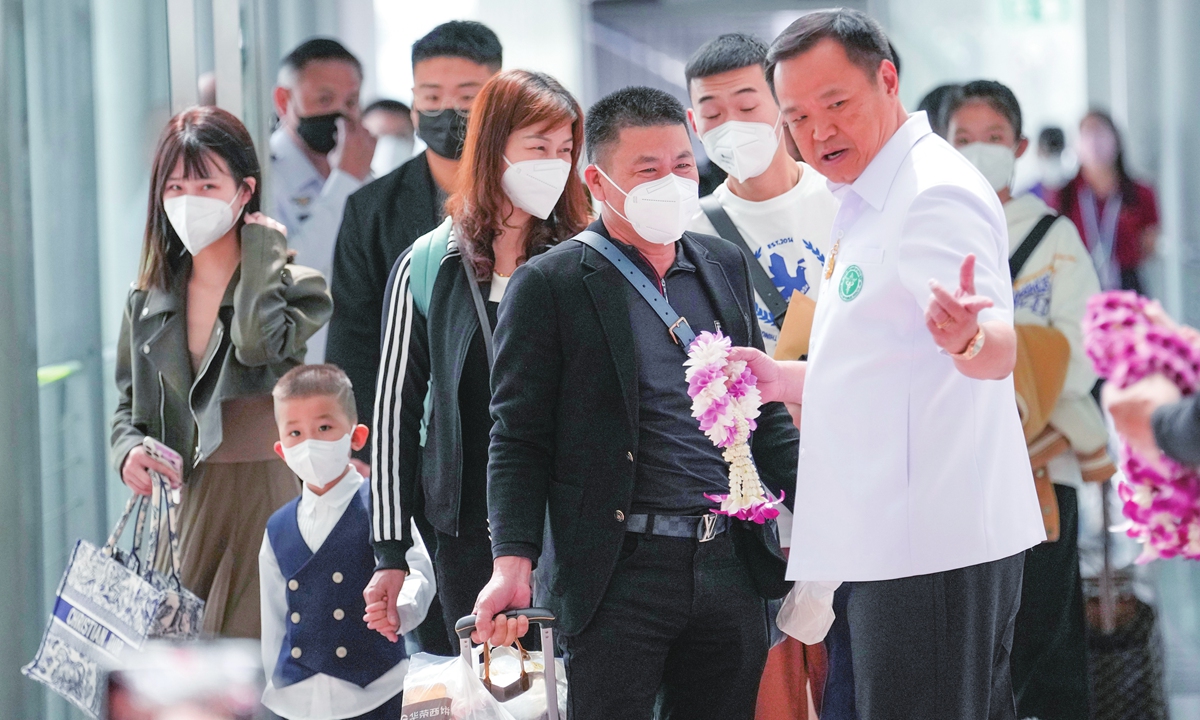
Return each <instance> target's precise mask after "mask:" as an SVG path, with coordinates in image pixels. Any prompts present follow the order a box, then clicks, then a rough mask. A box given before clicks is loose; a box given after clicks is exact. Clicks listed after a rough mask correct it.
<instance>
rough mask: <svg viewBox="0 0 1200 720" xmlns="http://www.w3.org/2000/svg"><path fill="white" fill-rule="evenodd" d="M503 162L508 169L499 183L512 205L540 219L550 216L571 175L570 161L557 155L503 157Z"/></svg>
mask: <svg viewBox="0 0 1200 720" xmlns="http://www.w3.org/2000/svg"><path fill="white" fill-rule="evenodd" d="M504 162H506V163H508V168H507V169H505V171H504V175H502V176H501V177H500V186H501V187H503V188H504V192H505V193H506V194H507V195H508V199H509V200H511V201H512V204H513V205H516V206H517V207H519V208H521V209H522V210H524V211H525V212H527V213H529V214H530V215H532V216H534V217H536V218H539V219H541V220H545V219H546V218H548V217H550V213H552V212H554V206H555V205H557V204H558V199H559V198H560V197H562V193H563V188H564V187H566V186H567V179H568V178H569V177H571V163H569V162H567V161H566V160H560V159H559V158H550V159H549V160H521V161H520V162H513V161H511V160H509V159H508V158H504Z"/></svg>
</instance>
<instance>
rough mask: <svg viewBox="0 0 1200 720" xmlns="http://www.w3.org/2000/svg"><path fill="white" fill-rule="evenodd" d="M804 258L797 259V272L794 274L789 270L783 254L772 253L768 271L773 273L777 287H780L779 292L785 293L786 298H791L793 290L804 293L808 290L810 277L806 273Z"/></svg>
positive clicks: (772, 278) (773, 279) (772, 276)
mask: <svg viewBox="0 0 1200 720" xmlns="http://www.w3.org/2000/svg"><path fill="white" fill-rule="evenodd" d="M804 270H805V267H804V258H800V259H799V260H797V261H796V274H795V275H793V274H792V273H791V272H789V271H788V267H787V261H786V260H784V259H783V257H782V256H780V255H776V254H774V253H772V254H771V266H770V267H769V268H768V271H769V272H770V273H771V280H772V281H773V282H774V283H775V287H777V288H779V294H780V295H783V297H784V299H790V298H791V297H792V293H793V292H799V293H800V294H801V295H804V294H806V293H807V292H808V279H807V278H806V277H805V274H804Z"/></svg>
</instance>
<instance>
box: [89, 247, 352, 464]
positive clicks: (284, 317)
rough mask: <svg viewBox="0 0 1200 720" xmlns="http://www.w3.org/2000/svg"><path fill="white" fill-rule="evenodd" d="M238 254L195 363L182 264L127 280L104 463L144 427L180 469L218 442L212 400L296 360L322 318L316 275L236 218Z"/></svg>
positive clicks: (325, 306)
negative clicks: (150, 283) (150, 284)
mask: <svg viewBox="0 0 1200 720" xmlns="http://www.w3.org/2000/svg"><path fill="white" fill-rule="evenodd" d="M241 238H242V262H241V265H240V266H239V267H238V269H237V271H235V272H234V275H233V279H232V280H230V282H229V288H228V289H227V290H226V291H225V297H224V299H223V300H222V301H221V308H220V310H219V311H218V313H217V322H216V325H215V326H214V327H213V332H212V337H211V338H210V339H209V342H208V347H207V349H205V351H204V360H203V362H202V363H201V365H200V370H199V372H197V373H193V372H192V363H191V359H190V356H189V354H188V343H187V277H188V273H189V271H190V259H189V260H188V261H186V262H184V263H182V264H181V266H180V268H179V270H178V271H177V272H176V273H175V275H174V277H173V278H172V280H171V282H170V284H169V287H167V288H166V289H161V288H150V289H148V290H141V289H138V288H136V287H135V288H134V289H133V290H132V291H131V292H130V293H129V300H128V301H127V302H126V305H125V317H124V319H123V320H122V322H121V336H120V339H119V340H118V342H117V372H116V378H117V392H118V394H119V397H120V400H119V402H118V403H117V411H116V413H115V414H114V415H113V421H112V438H111V441H110V445H111V446H112V459H113V465H114V466H115V467H116V469H117V472H120V471H121V466H122V465H123V464H124V462H125V458H126V456H127V455H128V454H129V451H130V450H132V449H133V448H134V447H135V446H136V445H138V444H139V443H141V441H142V438H144V437H146V436H147V435H149V436H151V437H153V438H155V439H157V440H159V441H161V442H163V443H165V444H166V445H168V446H169V447H171V448H173V449H175V450H176V451H178V452H179V453H180V454H181V455H183V458H184V468H185V474H186V473H187V472H189V471H190V470H191V469H192V468H194V467H195V466H196V465H197V464H199V463H200V462H201V461H202V460H204V459H205V458H207V457H209V456H211V455H212V454H213V452H215V451H216V449H217V448H218V447H220V445H221V438H222V428H221V402H222V401H223V400H227V399H230V398H237V397H247V396H257V395H265V394H268V393H270V392H271V389H272V388H273V387H274V386H275V382H276V381H277V380H278V379H279V378H280V377H281V376H282V375H283V374H284V373H286V372H287V371H288V370H290V369H291V368H293V367H295V366H296V365H299V364H301V363H303V362H304V353H305V343H306V342H307V341H308V338H309V337H311V336H312V334H313V333H315V332H316V331H317V330H319V329H320V328H321V326H322V325H324V324H325V323H326V322H328V321H329V316H330V315H331V314H332V313H333V301H332V300H331V299H330V296H329V289H328V288H327V287H326V284H325V278H324V277H322V276H321V273H319V272H317V271H316V270H313V269H312V268H306V267H301V266H299V265H292V264H291V263H289V262H288V253H287V241H286V240H285V239H284V237H283V235H282V234H280V233H279V232H277V231H275V230H271V229H268V228H267V227H264V226H262V225H246V226H244V227H243V228H242V232H241Z"/></svg>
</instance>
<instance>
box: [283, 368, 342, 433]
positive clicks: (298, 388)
mask: <svg viewBox="0 0 1200 720" xmlns="http://www.w3.org/2000/svg"><path fill="white" fill-rule="evenodd" d="M317 396H323V397H331V398H333V399H334V400H336V401H337V403H338V405H340V406H341V408H342V412H344V413H346V419H348V420H349V421H350V424H351V425H354V424H357V423H358V408H357V406H356V405H355V404H354V386H353V385H352V384H351V383H350V378H349V376H347V375H346V373H345V371H344V370H342V369H341V368H340V367H338V366H337V365H297V366H296V367H294V368H292V369H291V370H288V371H287V372H286V373H284V375H283V377H281V378H279V382H277V383H275V387H274V389H272V390H271V397H273V398H274V399H275V402H276V403H279V402H285V401H287V400H292V399H295V398H308V397H317Z"/></svg>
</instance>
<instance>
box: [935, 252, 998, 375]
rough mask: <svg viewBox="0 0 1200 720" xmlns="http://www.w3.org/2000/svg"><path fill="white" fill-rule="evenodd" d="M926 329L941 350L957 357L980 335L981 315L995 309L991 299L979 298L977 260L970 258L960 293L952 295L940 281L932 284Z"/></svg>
mask: <svg viewBox="0 0 1200 720" xmlns="http://www.w3.org/2000/svg"><path fill="white" fill-rule="evenodd" d="M929 291H930V293H931V295H930V298H929V305H928V306H927V307H926V308H925V327H927V328H929V332H930V333H932V334H933V341H934V342H935V343H937V345H938V347H940V348H941V349H943V350H945V351H946V352H948V353H950V354H951V355H957V354H958V353H961V352H963V351H965V350H966V349H967V345H968V344H969V343H970V342H971V339H972V338H974V337H975V334H976V333H978V332H979V313H980V312H982V311H983V310H985V309H987V308H990V307H992V304H993V303H992V300H991V298H987V297H984V296H982V295H976V294H975V256H974V255H967V257H966V258H965V259H964V260H963V263H962V267H961V268H960V269H959V279H958V289H957V290H955V291H954V292H950V291H949V290H947V289H946V288H945V287H943V286H942V284H941V283H939V282H938V281H937V280H930V281H929Z"/></svg>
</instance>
